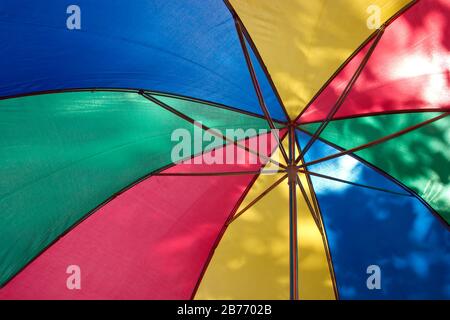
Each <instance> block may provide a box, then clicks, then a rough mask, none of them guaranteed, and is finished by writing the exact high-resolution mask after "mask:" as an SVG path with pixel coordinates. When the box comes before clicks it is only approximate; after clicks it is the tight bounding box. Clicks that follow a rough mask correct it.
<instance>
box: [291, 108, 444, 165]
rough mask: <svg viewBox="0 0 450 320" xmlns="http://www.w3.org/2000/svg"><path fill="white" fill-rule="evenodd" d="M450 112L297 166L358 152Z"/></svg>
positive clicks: (313, 163) (438, 118)
mask: <svg viewBox="0 0 450 320" xmlns="http://www.w3.org/2000/svg"><path fill="white" fill-rule="evenodd" d="M449 114H450V112H446V113H443V114H441V115H439V116H436V117H434V118H431V119H428V120H426V121H423V122H420V123H418V124H416V125H413V126H411V127H408V128H406V129H403V130H400V131H398V132H395V133H393V134H390V135H387V136H384V137H382V138H380V139H376V140H373V141H371V142H368V143H365V144H362V145H360V146H357V147H354V148H351V149H348V150H343V151H341V152H338V153H335V154H332V155H329V156H326V157H323V158H320V159H317V160H313V161H310V162H307V163H303V164H301V165H299V166H297V168H299V169H300V168H305V167H307V166H312V165H315V164H317V163H321V162H324V161H328V160H331V159H335V158H338V157H342V156H344V155H347V154H351V153H355V152H358V151H361V150H364V149H367V148H370V147H372V146H375V145H377V144H380V143H383V142H386V141H388V140H391V139H394V138H396V137H398V136H401V135H404V134H406V133H408V132H411V131H413V130H416V129H419V128H421V127H423V126H426V125H428V124H430V123H433V122H435V121H438V120H441V119H443V118H445V117H447V116H448V115H449Z"/></svg>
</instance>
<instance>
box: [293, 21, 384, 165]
mask: <svg viewBox="0 0 450 320" xmlns="http://www.w3.org/2000/svg"><path fill="white" fill-rule="evenodd" d="M383 34H384V25H383V26H381V28H380V29H379V30H378V32H377V35H376V37H375V40H374V42H373V43H372V45H371V46H370V48H369V51H367V53H366V55H365V56H364V58H363V60H362V61H361V63H360V65H359V66H358V69H356V71H355V73H354V74H353V76H352V78H351V79H350V81H349V82H348V83H347V86H346V87H345V89H344V91H342V93H341V95H340V96H339V98H338V100H337V101H336V104H335V105H334V106H333V108H331V110H330V112H329V113H328V115H327V117H326V118H325V120H324V121H323V122H322V123H321V124H320V126H319V127H318V128H317V130H316V131H315V132H314V134H313V136H312V137H311V139H310V140H309V141H308V143H307V144H306V146H305V148H303V150H302V152H301V153H300V155H299V156H298V157H297V159H296V162H299V161H300V159H301V158H302V157H303V156H304V155H305V154H306V153H307V152H308V150H309V149H310V148H311V146H312V145H313V144H314V142H316V140H317V138H318V137H319V136H320V134H321V133H322V132H323V130H325V128H326V127H327V125H328V123H329V122H330V121H331V120H332V119H333V117H334V116H335V114H336V113H337V111H338V110H339V108H340V107H341V106H342V105H343V103H344V101H345V99H346V98H347V96H348V95H349V93H350V91H351V90H352V88H353V86H354V84H355V83H356V81H357V80H358V78H359V76H360V75H361V73H362V71H363V70H364V67H365V66H366V65H367V63H368V61H369V59H370V57H371V56H372V53H373V51H374V50H375V48H376V46H377V45H378V43H379V42H380V40H381V37H382V36H383Z"/></svg>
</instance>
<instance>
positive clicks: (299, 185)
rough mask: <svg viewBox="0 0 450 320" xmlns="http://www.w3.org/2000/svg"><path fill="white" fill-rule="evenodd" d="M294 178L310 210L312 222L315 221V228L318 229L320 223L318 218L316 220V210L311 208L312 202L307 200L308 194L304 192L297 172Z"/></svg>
mask: <svg viewBox="0 0 450 320" xmlns="http://www.w3.org/2000/svg"><path fill="white" fill-rule="evenodd" d="M296 179H297V184H298V187H299V188H300V191H301V193H302V196H303V198H304V199H305V202H306V205H307V206H308V209H309V211H310V212H311V216H312V217H313V219H314V222H315V223H316V226H317V228H319V230H320V224H319V220H318V218H317V213H316V211H315V210H314V208H313V206H312V204H311V201H309V197H308V195H307V194H306V190H305V187H304V186H303V184H302V182H301V180H300V177H299V176H298V174H297V176H296Z"/></svg>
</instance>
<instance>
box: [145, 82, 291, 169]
mask: <svg viewBox="0 0 450 320" xmlns="http://www.w3.org/2000/svg"><path fill="white" fill-rule="evenodd" d="M139 94H141V95H142V96H143V97H144V98H146V99H147V100H150V101H151V102H153V103H155V104H157V105H158V106H160V107H162V108H163V109H165V110H167V111H169V112H171V113H173V114H175V115H176V116H178V117H180V118H181V119H183V120H186V121H188V122H190V123H191V124H193V125H194V126H196V127H198V128H200V129H203V130H205V131H208V132H209V133H210V134H212V135H214V136H216V137H218V138H221V139H222V140H225V141H228V142H230V143H232V144H234V145H235V146H237V147H239V148H242V149H244V150H245V151H247V152H249V153H252V154H254V155H256V156H257V157H259V158H262V159H264V160H266V161H269V162H272V163H273V164H275V165H276V166H278V167H281V168H286V166H285V165H283V164H281V163H279V162H278V161H276V160H273V159H272V158H270V157H268V156H266V155H264V154H261V153H259V152H257V151H254V150H252V149H250V148H248V147H247V146H245V145H242V144H240V143H239V142H238V141H235V140H233V139H230V138H228V137H227V136H225V135H223V134H222V133H220V132H219V131H217V130H213V129H211V128H209V127H208V126H205V125H204V124H201V123H199V122H197V121H195V120H194V119H192V118H191V117H189V116H187V115H185V114H184V113H182V112H180V111H178V110H176V109H174V108H172V107H171V106H169V105H167V104H165V103H164V102H162V101H160V100H158V99H156V98H155V97H153V96H151V95H149V94H147V93H145V92H144V91H140V92H139Z"/></svg>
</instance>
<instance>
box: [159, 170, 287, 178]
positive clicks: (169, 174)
mask: <svg viewBox="0 0 450 320" xmlns="http://www.w3.org/2000/svg"><path fill="white" fill-rule="evenodd" d="M285 172H286V171H285V170H249V171H215V172H160V173H156V174H155V176H166V177H211V176H240V175H254V174H262V175H269V174H277V173H285Z"/></svg>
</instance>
